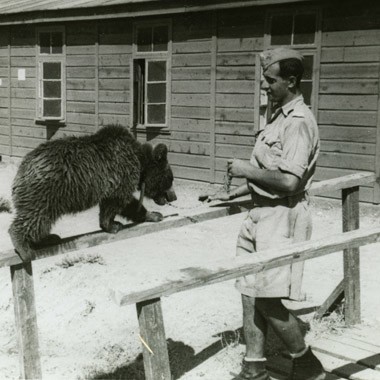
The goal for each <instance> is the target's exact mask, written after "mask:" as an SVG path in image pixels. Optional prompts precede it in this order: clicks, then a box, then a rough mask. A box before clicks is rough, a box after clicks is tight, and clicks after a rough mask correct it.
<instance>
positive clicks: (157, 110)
mask: <svg viewBox="0 0 380 380" xmlns="http://www.w3.org/2000/svg"><path fill="white" fill-rule="evenodd" d="M169 64H170V61H169V25H168V24H155V25H147V24H145V25H144V24H142V25H138V26H136V27H135V44H134V51H133V125H134V126H136V125H137V126H162V127H164V126H167V124H168V108H169V107H168V98H169V96H168V87H169V86H168V72H169Z"/></svg>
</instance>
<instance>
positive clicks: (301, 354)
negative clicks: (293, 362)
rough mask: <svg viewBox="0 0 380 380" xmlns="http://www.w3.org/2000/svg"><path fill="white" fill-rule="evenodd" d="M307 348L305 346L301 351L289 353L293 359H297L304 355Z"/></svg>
mask: <svg viewBox="0 0 380 380" xmlns="http://www.w3.org/2000/svg"><path fill="white" fill-rule="evenodd" d="M308 349H309V346H306V347H305V348H304V349H303V350H302V351H300V352H297V353H296V354H292V353H290V356H291V357H292V358H293V359H297V358H300V357H301V356H303V355H305V354H306V352H307V350H308Z"/></svg>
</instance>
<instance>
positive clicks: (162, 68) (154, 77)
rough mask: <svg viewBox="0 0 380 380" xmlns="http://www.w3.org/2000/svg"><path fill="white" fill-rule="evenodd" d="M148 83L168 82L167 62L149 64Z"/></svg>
mask: <svg viewBox="0 0 380 380" xmlns="http://www.w3.org/2000/svg"><path fill="white" fill-rule="evenodd" d="M148 81H149V82H159V81H166V61H151V62H148Z"/></svg>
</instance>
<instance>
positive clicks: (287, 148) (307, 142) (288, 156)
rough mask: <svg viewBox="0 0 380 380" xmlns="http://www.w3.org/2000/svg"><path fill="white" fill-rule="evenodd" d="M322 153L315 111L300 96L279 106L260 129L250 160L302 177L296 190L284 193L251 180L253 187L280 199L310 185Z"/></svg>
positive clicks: (256, 164) (306, 188)
mask: <svg viewBox="0 0 380 380" xmlns="http://www.w3.org/2000/svg"><path fill="white" fill-rule="evenodd" d="M318 153H319V133H318V126H317V122H316V120H315V117H314V115H313V114H312V112H311V111H310V109H309V108H308V106H307V105H306V104H305V103H304V100H303V97H302V95H301V96H298V97H296V98H295V99H293V100H292V101H291V102H289V103H287V104H285V105H284V106H282V107H280V108H278V109H277V110H276V112H275V113H274V114H273V116H272V118H271V120H270V121H269V123H268V124H267V125H266V126H265V128H264V129H263V130H262V132H261V133H259V135H258V137H257V140H256V144H255V147H254V149H253V152H252V155H251V159H250V162H251V164H252V165H254V166H255V167H258V168H261V169H269V170H277V169H278V170H280V171H283V172H286V173H291V174H294V175H295V176H297V177H298V178H299V179H300V180H301V181H300V185H299V186H298V188H297V189H296V191H295V192H294V193H293V194H289V193H282V192H280V191H275V190H273V189H269V188H267V187H264V186H260V185H257V184H255V183H253V182H251V181H249V180H248V185H249V187H250V188H251V190H252V191H253V192H255V193H257V194H259V195H261V196H264V197H267V198H271V199H278V198H284V197H286V196H289V195H294V194H298V193H302V192H304V191H306V190H308V189H309V187H310V185H311V181H312V178H313V175H314V172H315V166H316V161H317V157H318Z"/></svg>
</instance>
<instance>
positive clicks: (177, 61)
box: [172, 53, 211, 68]
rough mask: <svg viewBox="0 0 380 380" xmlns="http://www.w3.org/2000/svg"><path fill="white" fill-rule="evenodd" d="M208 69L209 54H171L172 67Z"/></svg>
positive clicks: (209, 64) (209, 62)
mask: <svg viewBox="0 0 380 380" xmlns="http://www.w3.org/2000/svg"><path fill="white" fill-rule="evenodd" d="M205 66H206V67H210V66H211V55H210V53H188V54H173V56H172V67H173V68H174V67H205Z"/></svg>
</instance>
